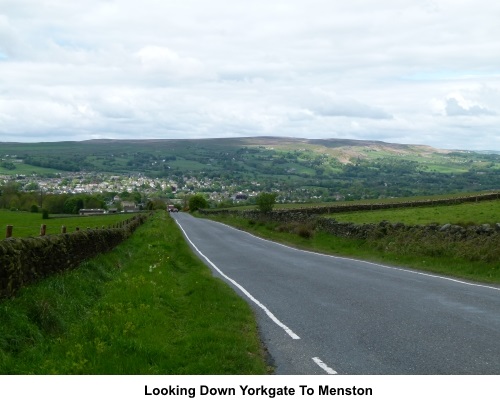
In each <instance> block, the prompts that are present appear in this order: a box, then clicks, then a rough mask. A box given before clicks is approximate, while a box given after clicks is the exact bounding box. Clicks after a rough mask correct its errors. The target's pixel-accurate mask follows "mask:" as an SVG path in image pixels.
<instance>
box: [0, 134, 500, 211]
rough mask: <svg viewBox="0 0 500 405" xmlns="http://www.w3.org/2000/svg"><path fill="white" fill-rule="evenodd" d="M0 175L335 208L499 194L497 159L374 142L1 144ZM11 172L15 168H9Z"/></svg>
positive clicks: (492, 155)
mask: <svg viewBox="0 0 500 405" xmlns="http://www.w3.org/2000/svg"><path fill="white" fill-rule="evenodd" d="M0 150H1V154H0V158H1V159H2V161H1V162H0V174H14V173H18V172H19V173H21V174H29V173H32V172H33V171H37V173H38V174H43V173H47V172H48V171H49V172H50V171H51V172H52V173H63V174H64V173H65V172H68V171H70V172H74V171H86V172H100V173H108V174H122V175H123V174H130V173H141V174H144V175H147V176H150V177H153V178H166V179H170V180H172V181H176V182H179V183H181V185H182V184H183V178H184V177H185V176H193V177H196V178H198V179H200V178H208V179H210V183H209V184H207V186H206V187H204V189H200V190H195V191H203V192H210V191H217V190H218V188H219V189H220V188H221V187H222V186H223V185H226V186H227V185H229V184H236V185H238V186H239V187H240V188H241V189H242V190H247V191H262V190H273V191H278V192H279V193H280V195H281V197H282V199H283V201H285V200H286V201H289V202H292V201H307V200H311V199H313V198H315V199H319V200H322V201H334V200H336V199H338V198H339V196H340V197H342V198H343V199H347V200H356V199H366V198H384V197H397V196H412V195H432V194H445V193H450V192H463V191H465V192H468V191H471V192H472V191H482V190H491V189H497V188H498V185H499V184H500V155H499V154H495V153H479V152H471V151H449V150H439V149H434V148H431V147H428V146H419V145H399V144H390V143H385V142H377V141H356V140H339V139H327V140H314V139H297V138H273V137H259V138H231V139H203V140H201V139H200V140H91V141H83V142H56V143H36V144H35V143H31V144H24V143H1V144H0ZM13 166H14V167H15V168H13Z"/></svg>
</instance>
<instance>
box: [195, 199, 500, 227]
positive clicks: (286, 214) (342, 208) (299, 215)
mask: <svg viewBox="0 0 500 405" xmlns="http://www.w3.org/2000/svg"><path fill="white" fill-rule="evenodd" d="M497 199H500V193H498V192H496V193H488V194H479V195H471V196H465V197H457V198H449V199H426V200H418V201H398V202H394V203H386V202H384V203H370V204H335V205H330V206H318V207H307V208H296V209H295V208H294V209H279V208H276V209H274V210H273V211H272V212H271V213H270V214H269V215H268V216H266V218H268V219H269V220H271V221H283V220H290V219H291V218H292V217H293V218H296V219H297V220H300V221H302V220H305V219H306V218H309V217H311V216H314V215H325V214H335V213H344V212H353V211H371V210H384V209H391V208H410V207H429V206H439V205H452V204H462V203H466V202H479V201H491V200H497ZM200 213H202V214H203V215H221V214H222V215H239V216H243V217H245V218H249V219H250V218H252V219H258V218H260V217H261V215H262V214H261V213H260V212H259V211H258V210H233V209H222V210H200Z"/></svg>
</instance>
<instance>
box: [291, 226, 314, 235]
mask: <svg viewBox="0 0 500 405" xmlns="http://www.w3.org/2000/svg"><path fill="white" fill-rule="evenodd" d="M295 232H296V233H297V235H299V236H300V237H301V238H305V239H310V238H312V237H313V236H314V230H313V228H312V227H311V226H310V225H306V224H302V225H299V226H298V227H297V228H296V229H295Z"/></svg>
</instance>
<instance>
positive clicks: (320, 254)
mask: <svg viewBox="0 0 500 405" xmlns="http://www.w3.org/2000/svg"><path fill="white" fill-rule="evenodd" d="M207 221H212V220H210V219H207ZM212 222H215V223H217V224H221V225H224V226H227V227H228V228H231V229H233V230H235V231H239V232H243V233H246V234H247V235H250V236H253V237H254V238H257V239H260V240H263V241H266V242H270V243H274V244H276V245H279V246H283V247H285V248H288V249H292V250H296V251H299V252H305V253H310V254H313V255H318V256H324V257H331V258H334V259H340V260H346V261H351V262H358V263H365V264H372V265H374V266H378V267H383V268H386V269H392V270H398V271H404V272H406V273H413V274H418V275H421V276H425V277H432V278H440V279H442V280H448V281H452V282H454V283H459V284H465V285H470V286H474V287H483V288H489V289H491V290H497V291H500V288H499V287H493V286H489V285H483V284H476V283H469V282H467V281H461V280H456V279H454V278H451V277H444V276H437V275H433V274H428V273H422V272H420V271H417V270H408V269H402V268H401V267H395V266H386V265H384V264H379V263H373V262H369V261H367V260H360V259H352V258H350V257H342V256H335V255H328V254H325V253H318V252H312V251H310V250H303V249H297V248H294V247H291V246H287V245H284V244H283V243H279V242H275V241H272V240H269V239H264V238H261V237H260V236H256V235H254V234H252V233H250V232H247V231H242V230H241V229H238V228H234V227H232V226H230V225H227V224H224V223H222V222H217V221H212Z"/></svg>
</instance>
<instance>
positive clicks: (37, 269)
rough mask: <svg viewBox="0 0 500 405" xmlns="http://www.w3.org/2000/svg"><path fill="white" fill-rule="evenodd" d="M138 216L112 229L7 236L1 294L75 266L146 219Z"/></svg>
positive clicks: (0, 253)
mask: <svg viewBox="0 0 500 405" xmlns="http://www.w3.org/2000/svg"><path fill="white" fill-rule="evenodd" d="M146 218H147V216H146V215H137V216H135V217H134V218H131V219H128V220H126V221H124V222H122V223H120V227H117V228H111V229H91V230H86V231H77V232H73V233H66V234H60V235H48V236H40V237H36V238H8V239H5V240H3V241H1V242H0V297H8V296H11V295H13V294H15V292H16V291H18V290H19V289H20V288H21V287H22V286H23V285H26V284H28V283H31V282H34V281H36V280H38V279H40V278H43V277H45V276H48V275H50V274H53V273H60V272H63V271H66V270H69V269H73V268H75V267H77V266H78V265H79V264H80V263H82V262H83V261H84V260H87V259H90V258H92V257H94V256H96V255H97V254H99V253H104V252H107V251H109V250H111V249H113V248H114V247H115V246H117V245H118V244H120V243H121V242H122V241H124V240H125V239H127V238H128V237H129V236H130V235H131V234H132V233H133V232H134V230H135V229H136V228H137V227H139V226H140V225H141V224H143V223H144V222H145V221H146Z"/></svg>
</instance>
